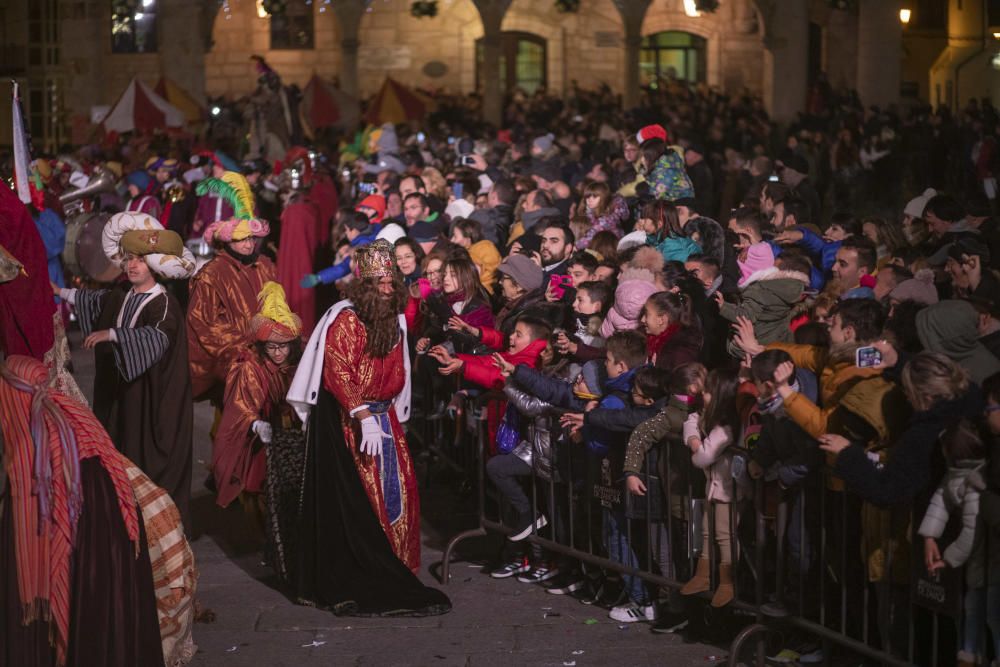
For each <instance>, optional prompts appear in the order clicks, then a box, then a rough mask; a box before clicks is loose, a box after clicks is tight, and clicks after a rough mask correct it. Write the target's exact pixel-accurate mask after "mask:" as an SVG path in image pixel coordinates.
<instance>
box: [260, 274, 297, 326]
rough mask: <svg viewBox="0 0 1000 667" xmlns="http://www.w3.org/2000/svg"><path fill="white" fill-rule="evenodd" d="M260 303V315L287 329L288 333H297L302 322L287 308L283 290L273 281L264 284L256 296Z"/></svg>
mask: <svg viewBox="0 0 1000 667" xmlns="http://www.w3.org/2000/svg"><path fill="white" fill-rule="evenodd" d="M257 301H258V302H259V303H260V314H261V315H263V316H264V317H266V318H268V319H269V320H274V321H275V322H277V323H278V324H280V325H282V326H284V327H287V328H288V329H289V330H290V331H295V332H297V331H299V328H300V326H301V323H302V321H301V320H300V319H299V318H298V316H296V315H295V314H294V313H293V312H292V311H291V309H289V307H288V302H287V301H285V288H283V287H282V286H281V285H280V284H278V283H276V282H274V281H273V280H271V281H268V282H266V283H264V286H263V287H261V289H260V293H258V294H257Z"/></svg>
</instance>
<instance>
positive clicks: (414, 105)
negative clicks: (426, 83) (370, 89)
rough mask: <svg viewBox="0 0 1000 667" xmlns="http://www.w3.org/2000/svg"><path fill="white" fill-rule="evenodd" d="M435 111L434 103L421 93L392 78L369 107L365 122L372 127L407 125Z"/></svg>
mask: <svg viewBox="0 0 1000 667" xmlns="http://www.w3.org/2000/svg"><path fill="white" fill-rule="evenodd" d="M432 109H433V103H432V102H431V101H430V100H429V99H428V98H427V97H425V96H423V95H421V94H420V93H418V92H416V91H414V90H411V89H410V88H407V87H406V86H404V85H403V84H401V83H400V82H398V81H396V80H395V79H392V78H386V80H385V83H384V84H382V89H381V90H380V91H378V94H377V95H375V98H374V99H373V100H372V101H371V104H369V105H368V111H367V112H366V113H365V121H366V122H368V123H371V124H372V125H382V124H383V123H405V122H406V121H409V120H418V119H420V118H423V117H424V116H426V115H427V113H428V112H429V111H431V110H432Z"/></svg>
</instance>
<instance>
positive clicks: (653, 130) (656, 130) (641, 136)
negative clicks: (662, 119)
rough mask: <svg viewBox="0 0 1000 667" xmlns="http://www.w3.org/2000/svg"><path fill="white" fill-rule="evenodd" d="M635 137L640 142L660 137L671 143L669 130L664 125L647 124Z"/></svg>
mask: <svg viewBox="0 0 1000 667" xmlns="http://www.w3.org/2000/svg"><path fill="white" fill-rule="evenodd" d="M635 139H636V141H638V142H639V143H640V144H642V143H643V142H644V141H649V140H650V139H660V140H662V141H664V142H667V143H670V135H669V134H667V130H666V129H665V128H664V127H663V126H662V125H647V126H646V127H644V128H642V129H641V130H639V131H638V132H637V133H636V135H635Z"/></svg>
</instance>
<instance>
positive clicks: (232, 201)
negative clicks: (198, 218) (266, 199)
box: [195, 172, 254, 220]
mask: <svg viewBox="0 0 1000 667" xmlns="http://www.w3.org/2000/svg"><path fill="white" fill-rule="evenodd" d="M230 173H234V172H226V175H228V174H230ZM236 175H237V176H239V174H236ZM240 178H243V177H242V176H240ZM243 183H244V184H246V188H247V189H246V191H245V192H243V193H241V192H240V191H239V190H237V189H236V187H234V186H233V185H232V184H231V183H227V182H226V181H225V180H221V179H218V178H206V179H204V180H202V181H199V183H198V185H197V187H196V188H195V192H197V193H198V195H199V196H202V195H205V194H208V193H209V192H211V193H212V194H214V195H218V196H219V197H222V198H223V199H225V200H226V201H227V202H229V205H230V206H232V207H233V215H234V216H235V217H236V218H238V219H240V220H250V219H252V218H253V217H254V208H253V194H252V193H250V185H249V184H248V183H247V182H246V179H245V178H243ZM247 197H249V202H250V206H249V207H247Z"/></svg>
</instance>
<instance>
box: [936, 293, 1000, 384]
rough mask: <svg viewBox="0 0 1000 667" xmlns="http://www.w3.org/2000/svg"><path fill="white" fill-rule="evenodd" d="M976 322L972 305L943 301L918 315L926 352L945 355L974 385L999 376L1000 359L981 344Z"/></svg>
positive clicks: (965, 302) (962, 302)
mask: <svg viewBox="0 0 1000 667" xmlns="http://www.w3.org/2000/svg"><path fill="white" fill-rule="evenodd" d="M993 296H996V295H993ZM977 320H978V316H977V315H976V309H975V308H973V307H972V304H970V303H969V302H967V301H956V300H951V301H940V302H938V303H936V304H934V305H932V306H927V307H926V308H924V309H922V310H921V311H920V312H919V313H917V335H918V336H919V337H920V342H921V344H923V346H924V349H926V350H928V351H930V352H940V353H942V354H944V355H945V356H946V357H948V358H949V359H951V360H952V361H954V362H955V363H957V364H958V365H959V366H961V367H962V368H964V369H965V370H967V371H968V372H969V376H970V377H971V378H972V381H973V382H975V383H976V384H982V383H983V380H985V379H986V378H988V377H990V376H991V375H993V374H995V373H1000V360H998V359H997V358H996V357H994V356H993V355H992V354H990V352H989V350H987V349H986V348H985V347H983V345H982V343H980V342H979V329H978V326H977Z"/></svg>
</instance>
